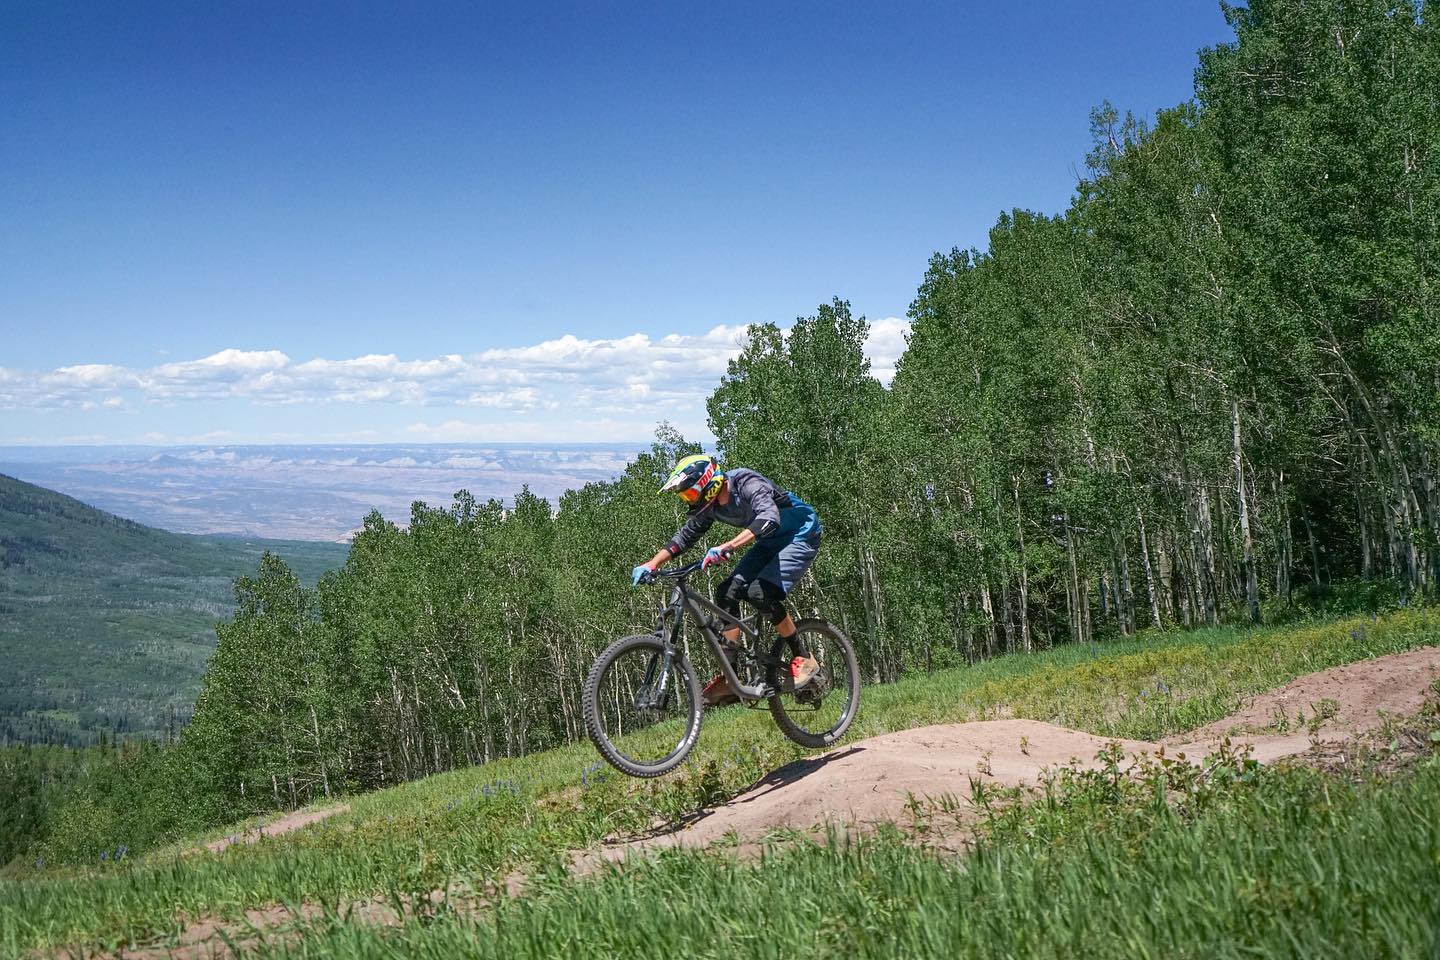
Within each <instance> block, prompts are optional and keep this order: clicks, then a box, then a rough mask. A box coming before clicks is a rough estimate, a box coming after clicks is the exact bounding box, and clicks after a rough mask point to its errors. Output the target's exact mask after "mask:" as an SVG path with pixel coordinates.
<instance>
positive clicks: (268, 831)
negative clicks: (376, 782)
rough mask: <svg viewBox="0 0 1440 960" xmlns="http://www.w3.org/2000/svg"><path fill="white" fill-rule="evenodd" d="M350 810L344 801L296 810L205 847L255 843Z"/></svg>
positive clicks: (214, 849) (216, 849) (215, 850)
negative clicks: (318, 807)
mask: <svg viewBox="0 0 1440 960" xmlns="http://www.w3.org/2000/svg"><path fill="white" fill-rule="evenodd" d="M349 812H350V804H348V803H342V804H339V805H338V806H334V807H324V808H323V809H320V810H296V811H295V812H294V813H287V814H286V815H285V816H283V817H280V818H279V819H277V820H271V821H270V822H269V823H267V824H265V825H264V826H261V827H256V828H254V829H247V830H246V831H245V832H244V833H235V834H231V835H230V836H228V837H221V838H220V839H219V840H212V841H210V842H209V843H207V844H205V849H206V850H209V851H210V852H211V853H219V852H220V851H221V850H224V849H225V848H226V847H229V846H232V845H234V844H237V843H255V842H256V841H258V840H259V839H260V838H261V837H278V836H280V835H281V834H282V833H293V832H295V831H296V830H302V829H304V828H305V827H308V826H310V825H311V824H312V823H319V822H320V821H321V820H328V819H330V818H331V817H334V816H338V815H339V814H342V813H349Z"/></svg>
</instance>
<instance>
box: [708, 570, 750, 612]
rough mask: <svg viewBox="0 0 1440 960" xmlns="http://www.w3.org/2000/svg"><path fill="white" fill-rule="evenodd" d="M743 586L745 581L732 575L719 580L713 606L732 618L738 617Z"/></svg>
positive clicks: (743, 592) (743, 594) (743, 591)
mask: <svg viewBox="0 0 1440 960" xmlns="http://www.w3.org/2000/svg"><path fill="white" fill-rule="evenodd" d="M745 586H746V584H745V581H744V580H740V579H737V578H736V577H735V576H734V575H731V576H728V577H726V578H725V579H724V580H721V581H720V585H719V586H718V587H716V588H715V606H717V607H719V608H720V609H721V610H724V611H725V612H726V613H728V614H730V616H732V617H738V616H740V601H741V599H742V598H744V596H745Z"/></svg>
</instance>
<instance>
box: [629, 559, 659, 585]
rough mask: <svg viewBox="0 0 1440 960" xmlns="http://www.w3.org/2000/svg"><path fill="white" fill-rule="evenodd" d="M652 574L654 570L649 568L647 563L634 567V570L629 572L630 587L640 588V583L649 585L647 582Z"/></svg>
mask: <svg viewBox="0 0 1440 960" xmlns="http://www.w3.org/2000/svg"><path fill="white" fill-rule="evenodd" d="M654 573H655V570H654V569H653V568H652V567H651V566H650V564H648V563H642V564H640V566H638V567H636V568H635V569H634V570H631V571H630V586H632V587H638V586H640V584H642V583H649V582H650V577H651V576H652V575H653V574H654Z"/></svg>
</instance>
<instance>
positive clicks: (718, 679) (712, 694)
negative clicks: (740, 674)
mask: <svg viewBox="0 0 1440 960" xmlns="http://www.w3.org/2000/svg"><path fill="white" fill-rule="evenodd" d="M700 695H701V696H702V697H703V698H704V699H705V706H707V707H723V706H726V705H727V704H731V703H739V702H740V695H739V694H738V693H736V692H735V691H734V690H732V689H731V688H730V684H729V683H728V682H727V681H726V680H725V675H724V674H723V673H717V674H715V676H714V678H713V679H712V680H711V681H710V682H709V683H707V684H705V688H704V689H703V690H701V691H700Z"/></svg>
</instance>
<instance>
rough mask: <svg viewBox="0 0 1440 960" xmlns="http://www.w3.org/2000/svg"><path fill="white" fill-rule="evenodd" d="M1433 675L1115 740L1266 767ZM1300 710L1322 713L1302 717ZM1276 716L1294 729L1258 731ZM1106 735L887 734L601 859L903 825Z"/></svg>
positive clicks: (968, 730) (1311, 689)
mask: <svg viewBox="0 0 1440 960" xmlns="http://www.w3.org/2000/svg"><path fill="white" fill-rule="evenodd" d="M1437 678H1440V648H1437V647H1427V648H1424V649H1420V650H1412V651H1409V652H1407V653H1401V654H1395V655H1393V656H1388V657H1381V658H1378V659H1374V660H1364V661H1360V662H1358V663H1351V664H1347V665H1345V666H1342V667H1335V668H1333V669H1330V670H1324V671H1321V672H1319V673H1312V674H1309V675H1307V676H1304V677H1300V678H1298V679H1296V680H1293V681H1291V682H1290V683H1287V684H1286V685H1284V686H1283V687H1279V688H1277V689H1274V690H1271V691H1269V692H1267V693H1263V694H1260V695H1259V696H1257V697H1255V698H1253V699H1252V700H1250V701H1249V702H1248V703H1247V704H1246V705H1245V707H1244V708H1243V709H1241V710H1240V711H1238V712H1237V713H1235V714H1233V715H1231V716H1229V717H1226V718H1225V719H1223V720H1220V721H1217V722H1216V723H1212V724H1210V725H1208V726H1206V727H1202V728H1201V729H1199V730H1195V731H1192V732H1190V733H1188V734H1185V735H1184V736H1183V737H1179V738H1173V739H1170V740H1167V741H1164V742H1163V743H1150V742H1145V741H1139V740H1120V741H1118V742H1119V743H1120V744H1121V746H1122V747H1123V748H1124V749H1125V752H1126V754H1127V755H1134V754H1140V753H1150V752H1154V751H1157V750H1159V749H1160V748H1161V746H1164V748H1165V750H1166V752H1167V754H1168V755H1170V756H1175V755H1177V754H1179V753H1182V752H1183V753H1185V755H1186V756H1187V757H1188V758H1191V759H1195V760H1199V759H1201V758H1202V757H1204V756H1205V754H1206V753H1208V752H1211V751H1212V750H1213V749H1214V748H1215V747H1216V746H1217V745H1218V744H1219V742H1220V741H1221V739H1223V738H1224V737H1225V736H1226V735H1229V736H1230V737H1231V740H1232V743H1234V744H1237V745H1238V744H1249V745H1250V746H1251V748H1252V749H1253V756H1254V757H1255V758H1256V759H1257V760H1260V761H1261V762H1266V763H1268V762H1272V761H1275V760H1278V759H1280V758H1282V757H1289V756H1294V755H1296V754H1300V753H1304V752H1305V751H1306V750H1308V749H1309V748H1310V746H1311V745H1312V743H1315V742H1324V741H1336V740H1346V739H1349V738H1350V737H1351V736H1353V735H1355V734H1358V733H1365V732H1367V731H1369V730H1372V729H1374V728H1376V727H1378V726H1379V725H1380V724H1381V723H1382V722H1383V720H1384V717H1386V716H1403V715H1409V714H1413V713H1415V712H1417V711H1418V710H1419V709H1420V708H1421V707H1422V706H1423V704H1424V702H1425V698H1426V695H1427V692H1428V691H1429V690H1430V687H1431V685H1432V684H1433V683H1434V682H1435V681H1436V679H1437ZM1302 712H1303V713H1304V715H1305V716H1306V718H1314V717H1317V715H1318V717H1319V718H1320V719H1316V720H1313V721H1312V722H1311V723H1308V724H1300V723H1299V722H1298V717H1299V715H1300V714H1301V713H1302ZM1327 714H1328V716H1327ZM1282 716H1283V717H1284V718H1285V723H1286V724H1287V725H1289V726H1290V728H1291V729H1289V730H1287V731H1285V732H1263V731H1264V729H1265V728H1271V729H1273V728H1274V727H1275V725H1276V721H1277V720H1279V719H1280V718H1281V717H1282ZM1297 727H1298V729H1296V728H1297ZM1256 731H1261V732H1256ZM1112 742H1117V741H1115V740H1113V739H1107V738H1104V737H1096V736H1092V735H1090V734H1088V733H1081V732H1079V731H1076V730H1067V729H1065V728H1064V727H1057V726H1055V725H1053V724H1049V723H1041V722H1039V721H1037V720H985V721H980V722H975V723H955V724H941V725H937V726H931V727H920V728H917V729H913V730H902V731H900V732H898V733H888V734H885V735H884V736H879V737H872V738H871V739H869V740H862V741H859V742H857V743H854V744H849V745H846V746H842V747H839V748H837V749H835V750H833V751H831V752H829V753H825V754H821V755H819V756H816V757H811V758H807V759H803V760H797V761H795V762H794V763H791V764H787V765H786V766H784V767H781V768H780V769H778V770H775V771H774V772H772V773H770V774H769V775H767V776H765V777H764V778H762V779H761V780H759V781H758V782H756V783H755V784H754V785H753V786H751V787H750V788H749V789H748V790H746V791H745V792H744V793H742V794H740V795H739V796H737V797H736V798H735V799H734V800H732V801H730V802H729V803H726V804H723V805H722V806H718V807H715V808H713V809H711V810H706V811H703V812H702V813H700V814H698V815H696V816H695V817H693V818H690V819H688V820H687V821H686V822H685V823H684V824H683V825H682V826H681V827H680V828H679V829H675V830H671V831H669V832H665V833H661V834H659V835H656V836H650V837H644V838H641V839H634V840H629V841H625V842H621V843H615V844H611V845H609V846H607V847H605V848H603V850H602V851H600V856H601V857H602V858H603V859H606V860H613V859H619V858H622V857H624V856H626V855H628V854H630V853H634V852H638V851H644V850H654V849H660V848H666V847H677V846H678V847H704V846H709V845H711V844H714V843H716V842H717V841H720V840H722V839H725V840H727V841H729V840H731V839H733V840H735V841H738V842H739V843H740V844H741V845H747V844H754V843H757V842H759V841H761V840H763V839H764V838H765V837H766V836H768V835H771V834H773V833H775V832H776V831H778V830H784V829H795V830H802V831H804V830H813V829H815V828H819V827H824V826H826V825H835V826H839V827H843V828H847V829H848V828H854V827H859V828H861V829H864V828H865V827H866V826H867V825H870V824H874V823H878V822H881V821H891V822H904V821H905V820H906V819H907V813H906V805H907V803H909V802H910V800H911V798H912V797H914V798H919V799H921V800H926V799H928V800H931V801H939V800H941V798H944V797H951V798H954V799H956V800H959V801H963V800H965V799H966V798H968V797H969V795H970V784H971V779H972V778H977V779H980V780H982V781H985V782H988V783H991V784H994V785H997V786H1018V785H1020V784H1025V783H1033V782H1035V781H1036V780H1037V778H1038V777H1039V776H1040V774H1041V772H1042V771H1043V770H1044V769H1045V768H1046V767H1055V766H1058V765H1062V764H1067V763H1070V762H1072V761H1073V762H1075V763H1078V764H1079V765H1081V766H1084V767H1093V766H1095V765H1096V763H1097V761H1096V760H1095V754H1096V752H1097V751H1099V750H1100V749H1101V748H1102V747H1104V746H1105V745H1106V744H1107V743H1112ZM732 835H733V838H732ZM591 856H594V855H593V854H592V855H591ZM584 859H589V857H586V858H584Z"/></svg>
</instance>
